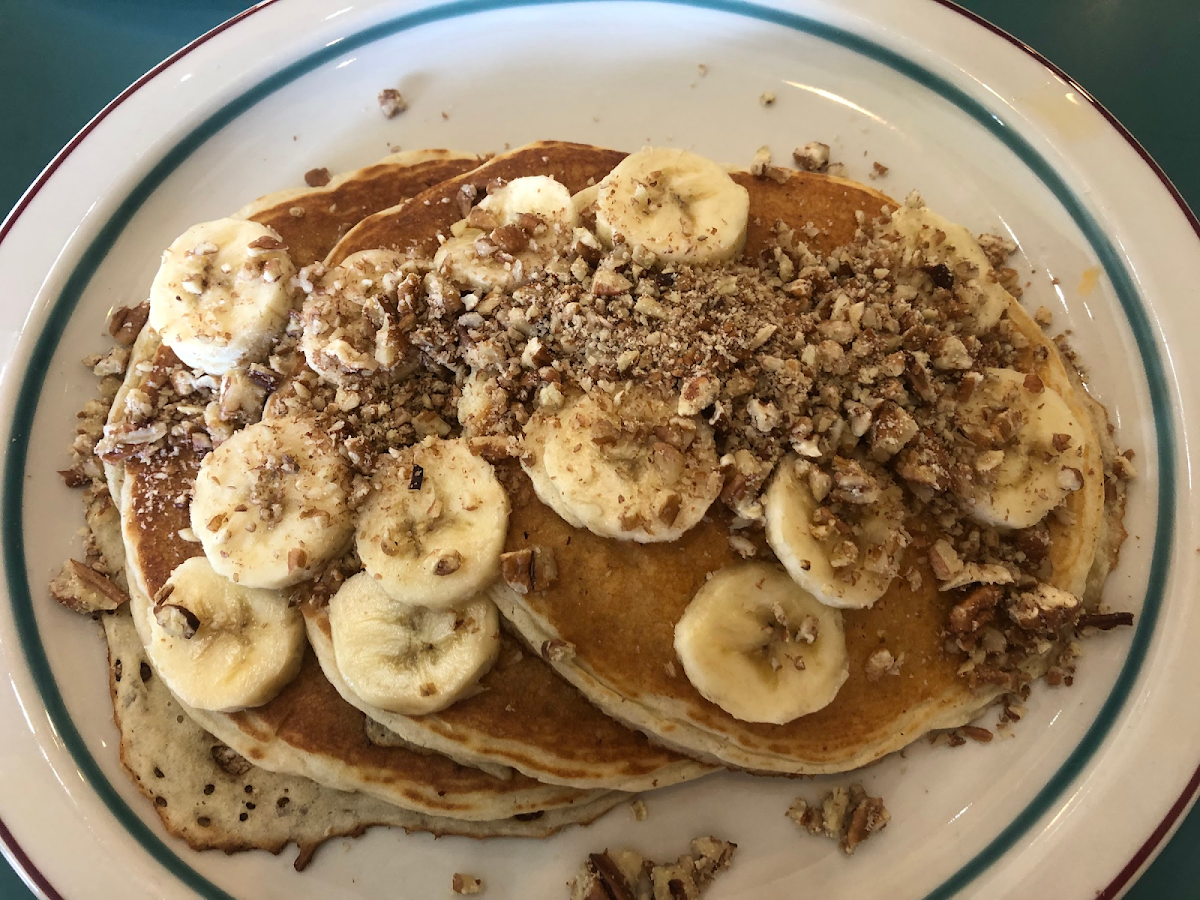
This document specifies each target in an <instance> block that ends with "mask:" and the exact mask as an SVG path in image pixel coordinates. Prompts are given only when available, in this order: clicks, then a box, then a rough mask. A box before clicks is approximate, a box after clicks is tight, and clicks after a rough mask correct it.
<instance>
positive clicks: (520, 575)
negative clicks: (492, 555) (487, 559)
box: [500, 545, 558, 594]
mask: <svg viewBox="0 0 1200 900" xmlns="http://www.w3.org/2000/svg"><path fill="white" fill-rule="evenodd" d="M500 577H501V578H503V579H504V583H505V584H507V585H508V586H509V587H510V588H512V589H513V590H514V591H516V592H517V593H518V594H530V593H537V592H539V591H544V590H546V589H547V588H549V587H550V586H552V585H553V584H554V583H555V582H556V581H558V564H557V563H556V562H555V560H554V551H553V550H552V549H551V548H549V547H544V546H541V545H537V546H533V547H525V548H522V549H520V550H513V551H510V552H508V553H502V554H500Z"/></svg>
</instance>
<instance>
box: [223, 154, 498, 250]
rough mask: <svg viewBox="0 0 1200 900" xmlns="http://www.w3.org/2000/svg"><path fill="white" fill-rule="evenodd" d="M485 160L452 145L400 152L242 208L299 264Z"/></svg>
mask: <svg viewBox="0 0 1200 900" xmlns="http://www.w3.org/2000/svg"><path fill="white" fill-rule="evenodd" d="M482 161H483V160H481V159H480V158H479V157H477V156H471V155H469V154H463V153H454V152H451V151H449V150H418V151H411V152H404V153H396V154H393V155H391V156H388V157H386V158H384V159H382V160H380V161H379V162H377V163H375V164H374V165H370V166H367V167H365V168H362V169H356V170H355V171H353V172H347V173H345V174H344V175H339V176H337V177H335V178H333V179H331V180H330V181H329V183H328V184H326V185H324V186H323V187H320V188H316V189H313V190H305V189H298V190H294V191H283V192H280V193H276V194H269V195H267V196H265V197H262V198H260V199H259V200H256V201H254V202H253V203H251V204H249V205H248V206H246V207H244V208H243V209H242V210H240V211H239V212H238V214H237V215H238V217H239V218H246V219H253V220H254V221H255V222H261V223H262V224H263V225H266V226H268V227H270V228H274V229H275V231H277V232H278V233H279V235H280V236H281V237H282V238H283V239H284V241H285V242H286V243H287V244H288V252H289V255H290V256H291V257H292V261H293V262H294V263H295V264H296V265H297V266H307V265H309V264H310V263H314V262H319V261H320V260H322V259H324V257H325V254H326V253H328V252H329V248H331V247H332V246H333V245H334V244H336V243H337V242H338V240H339V239H340V238H341V237H342V236H343V235H344V234H346V232H348V231H349V230H350V229H351V228H353V227H354V226H355V225H356V224H358V223H359V222H360V221H362V220H363V219H364V218H366V217H367V216H370V215H372V214H373V213H377V212H379V211H380V210H382V209H387V208H389V207H393V206H396V205H397V204H400V203H403V202H404V201H405V200H407V199H408V198H410V197H415V196H416V195H417V194H419V193H421V192H422V191H425V190H427V189H428V188H431V187H433V186H434V185H435V184H439V183H441V182H443V181H445V180H446V179H447V178H453V177H454V176H456V175H460V174H462V173H463V172H468V171H470V170H471V169H474V168H475V167H476V166H478V165H479V164H480V163H481V162H482Z"/></svg>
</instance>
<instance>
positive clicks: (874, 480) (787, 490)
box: [764, 457, 909, 609]
mask: <svg viewBox="0 0 1200 900" xmlns="http://www.w3.org/2000/svg"><path fill="white" fill-rule="evenodd" d="M813 470H814V466H813V464H812V463H810V462H808V461H806V460H800V459H797V458H795V457H788V458H787V459H784V460H783V461H782V462H780V463H779V465H778V467H777V468H776V471H775V475H774V476H773V478H772V480H771V484H770V486H769V487H768V488H767V492H766V495H765V497H764V511H765V514H766V535H767V543H769V544H770V545H771V549H772V550H774V551H775V555H776V556H778V557H779V561H780V562H781V563H783V565H784V567H785V568H786V569H787V570H788V574H790V575H791V576H792V578H793V579H794V580H795V582H796V584H798V585H800V586H801V587H802V588H804V589H805V590H806V591H809V592H811V593H812V595H813V596H814V597H816V598H817V599H818V600H820V601H821V602H822V603H825V604H828V605H829V606H835V607H839V608H842V609H857V608H862V607H867V606H871V605H872V604H873V603H874V602H875V601H876V600H878V599H879V598H880V597H882V596H883V594H884V592H885V591H886V590H887V589H888V585H890V584H891V583H892V579H893V578H895V577H896V573H897V572H898V571H899V567H900V559H901V556H902V555H903V553H904V548H905V547H906V546H908V543H909V536H908V533H907V532H906V531H905V530H904V519H905V512H904V492H903V491H902V490H901V488H900V487H899V485H896V484H895V483H893V482H892V481H891V479H890V478H889V477H888V475H887V473H886V472H884V471H883V470H882V469H879V468H872V469H868V468H867V467H866V466H865V465H864V464H862V463H859V462H856V461H854V460H847V459H841V458H838V459H835V460H834V474H833V476H832V478H830V479H829V484H830V485H831V486H832V487H831V490H832V493H830V494H828V495H824V496H822V498H821V499H820V500H818V499H817V497H816V496H815V495H814V494H813V487H812V482H813V480H814V479H810V478H809V473H810V472H812V471H813ZM830 501H833V502H834V503H841V504H843V505H844V506H845V507H846V510H847V512H852V513H853V517H852V518H851V517H850V516H846V517H842V518H839V516H838V515H837V513H836V512H835V511H834V509H833V507H832V506H831V505H830ZM848 519H849V520H848Z"/></svg>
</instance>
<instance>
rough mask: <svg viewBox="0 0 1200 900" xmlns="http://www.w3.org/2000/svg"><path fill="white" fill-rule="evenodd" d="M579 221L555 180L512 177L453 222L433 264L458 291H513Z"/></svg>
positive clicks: (568, 195) (551, 254) (567, 193)
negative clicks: (457, 220)
mask: <svg viewBox="0 0 1200 900" xmlns="http://www.w3.org/2000/svg"><path fill="white" fill-rule="evenodd" d="M578 222H579V215H578V213H577V212H576V210H575V204H574V203H573V202H572V201H571V192H570V191H568V190H567V189H566V188H565V187H564V186H563V185H561V184H559V183H558V182H557V181H555V180H554V179H553V178H549V177H547V176H545V175H529V176H526V177H524V178H514V179H513V180H512V181H510V182H508V183H507V184H505V185H504V186H503V187H501V188H499V189H497V190H495V191H493V192H492V193H490V194H488V195H487V196H486V197H484V198H483V200H481V201H480V202H479V205H478V206H476V207H475V208H474V209H473V210H471V214H470V215H469V216H468V217H467V218H466V219H465V220H464V221H461V222H459V223H456V225H455V226H454V228H453V229H452V234H453V235H454V236H453V237H451V238H450V239H449V240H448V241H446V242H445V243H444V244H442V246H441V247H440V248H438V252H437V254H436V255H435V256H434V258H433V264H434V267H435V268H436V269H437V270H438V271H439V272H442V273H443V274H445V275H446V276H447V277H449V278H450V280H451V281H453V282H454V283H455V284H457V285H458V286H459V287H466V288H469V289H471V290H474V291H481V292H487V291H491V290H511V289H512V288H514V287H517V286H519V285H521V284H524V283H525V281H527V280H528V278H529V276H530V275H531V274H532V273H533V272H535V271H536V270H537V269H538V268H540V267H541V266H544V265H545V264H546V263H548V262H549V261H550V260H551V259H552V258H553V257H554V254H555V252H557V250H558V249H559V248H560V247H562V246H564V245H565V244H566V243H567V242H568V241H569V240H570V239H571V236H572V235H573V233H574V230H575V226H576V225H577V224H578Z"/></svg>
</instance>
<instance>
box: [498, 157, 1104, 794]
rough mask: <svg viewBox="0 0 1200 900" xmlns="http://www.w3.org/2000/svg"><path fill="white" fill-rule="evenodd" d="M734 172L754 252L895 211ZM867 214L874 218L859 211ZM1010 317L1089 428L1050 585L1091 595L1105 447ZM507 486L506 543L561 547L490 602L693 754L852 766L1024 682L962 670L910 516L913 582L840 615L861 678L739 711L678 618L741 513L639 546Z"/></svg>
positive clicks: (815, 242)
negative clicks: (832, 690) (772, 708)
mask: <svg viewBox="0 0 1200 900" xmlns="http://www.w3.org/2000/svg"><path fill="white" fill-rule="evenodd" d="M735 178H736V180H737V181H739V183H741V184H743V185H744V186H745V187H747V188H748V189H749V190H750V195H751V212H750V222H751V225H750V230H749V235H748V240H747V246H746V257H747V258H748V259H755V258H757V256H758V254H760V253H762V252H764V251H766V250H768V248H769V247H770V245H771V243H772V242H773V238H774V234H773V229H774V225H775V223H776V221H777V220H781V221H782V222H784V223H786V224H787V225H788V226H789V227H790V228H792V229H794V230H795V231H797V232H801V233H803V234H805V235H806V237H805V239H806V241H807V242H808V244H809V246H810V247H811V248H812V249H813V250H815V251H817V252H818V253H822V254H828V253H830V252H831V251H832V250H833V249H834V248H835V247H837V246H840V245H842V244H846V243H848V242H849V241H850V239H851V238H852V237H853V236H854V234H855V231H856V229H859V228H860V227H861V226H862V224H863V223H864V222H869V221H870V220H871V219H873V218H874V217H875V216H877V215H878V214H879V211H880V208H881V206H883V205H887V204H890V205H891V207H892V208H893V209H895V208H896V206H897V204H896V203H895V202H894V201H890V200H888V198H886V197H884V196H883V195H881V194H879V193H877V192H875V191H873V190H870V189H868V188H865V187H863V186H861V185H856V184H853V183H851V182H846V181H844V180H841V179H833V178H827V177H823V176H818V175H813V174H808V173H801V174H797V173H790V174H789V175H788V176H787V177H785V178H781V179H779V180H773V179H770V178H766V179H764V178H754V177H752V176H749V175H745V174H742V175H736V176H735ZM859 210H861V211H862V212H863V213H865V217H860V218H859V219H856V211H859ZM1008 315H1009V318H1010V319H1011V321H1012V322H1013V325H1014V327H1015V329H1016V330H1017V331H1019V332H1020V333H1021V334H1022V335H1024V337H1025V339H1026V340H1027V341H1028V344H1029V346H1028V348H1027V349H1026V350H1025V351H1024V352H1022V353H1021V354H1019V359H1018V360H1017V361H1016V367H1017V368H1018V369H1019V370H1020V371H1024V372H1034V373H1036V374H1037V375H1039V376H1040V378H1041V380H1042V382H1043V383H1044V384H1045V385H1047V386H1049V387H1052V388H1053V389H1055V390H1056V391H1058V392H1059V393H1060V394H1061V395H1062V396H1063V397H1064V398H1065V399H1066V400H1067V402H1068V405H1069V406H1070V407H1071V408H1072V411H1073V412H1074V414H1075V417H1076V418H1077V419H1078V420H1079V421H1080V422H1081V423H1082V424H1083V427H1084V429H1085V431H1086V432H1087V434H1088V435H1089V439H1088V441H1087V446H1088V451H1087V460H1088V462H1087V465H1086V466H1085V467H1084V471H1083V473H1082V475H1083V480H1084V487H1083V489H1081V490H1079V491H1076V492H1075V493H1074V494H1072V495H1070V498H1069V500H1068V501H1067V503H1066V507H1067V510H1068V514H1067V515H1064V516H1062V517H1060V518H1055V519H1052V520H1051V521H1049V522H1048V525H1049V528H1050V532H1051V536H1052V546H1051V548H1050V557H1051V559H1052V560H1053V571H1054V575H1053V577H1052V578H1051V579H1050V582H1051V583H1052V584H1054V585H1055V586H1057V587H1061V588H1063V589H1065V590H1067V591H1070V592H1072V593H1075V594H1078V595H1082V594H1083V593H1084V589H1085V583H1086V579H1087V575H1088V572H1089V570H1091V569H1092V564H1093V560H1094V559H1095V558H1096V549H1097V539H1098V535H1099V532H1100V530H1101V529H1102V527H1103V526H1104V523H1105V521H1106V519H1107V518H1108V517H1106V514H1105V508H1104V491H1105V472H1104V467H1103V463H1102V461H1101V454H1100V447H1101V441H1100V439H1099V437H1098V436H1097V435H1096V425H1095V422H1094V421H1093V417H1092V415H1091V414H1090V412H1089V409H1088V408H1087V406H1085V404H1084V402H1083V400H1082V399H1081V398H1080V397H1079V396H1077V395H1076V390H1075V388H1074V386H1073V385H1072V383H1071V381H1070V378H1069V377H1068V375H1067V372H1066V369H1065V367H1064V365H1063V362H1062V360H1061V358H1060V356H1059V354H1058V352H1057V351H1056V349H1055V348H1054V345H1053V344H1052V343H1051V342H1050V341H1049V340H1047V339H1046V338H1045V337H1044V336H1043V335H1042V333H1041V330H1040V329H1039V328H1038V327H1037V326H1036V325H1035V324H1034V322H1033V321H1032V320H1031V319H1030V318H1029V316H1028V315H1027V314H1026V313H1025V312H1024V311H1023V310H1022V309H1021V307H1020V306H1019V304H1017V302H1016V301H1015V300H1013V301H1012V302H1011V304H1010V308H1009V310H1008ZM507 483H508V484H509V485H510V495H511V496H512V498H513V513H512V517H511V519H510V526H509V539H508V544H507V546H506V549H507V550H509V551H513V550H518V549H521V548H526V547H531V546H536V545H541V546H546V547H549V548H550V549H551V550H552V551H553V553H554V556H555V559H556V560H557V562H558V571H559V579H558V582H557V584H555V585H553V586H551V587H549V588H547V589H546V590H544V591H542V592H539V593H529V594H525V595H518V594H516V593H515V592H513V591H511V590H508V589H507V588H506V587H504V586H503V585H498V586H497V587H496V588H494V589H493V592H492V596H493V598H494V599H496V601H497V603H498V604H499V605H500V607H501V610H502V611H503V612H504V613H505V615H506V616H507V617H508V618H509V619H510V621H512V622H513V623H514V624H515V625H516V626H517V628H518V630H519V631H520V632H521V634H522V635H523V637H524V638H525V639H526V640H527V641H528V642H529V643H530V644H532V645H533V646H542V645H543V644H544V643H545V642H547V641H560V642H565V643H566V644H567V645H569V646H570V647H571V648H572V652H571V653H569V654H565V655H564V656H563V658H561V659H559V660H556V661H555V662H554V663H553V664H554V666H555V668H556V669H557V670H558V671H559V672H560V673H561V674H563V675H564V676H565V677H566V678H568V680H570V681H571V682H572V683H573V684H575V685H577V686H578V687H580V689H581V690H583V691H584V693H586V694H587V695H588V696H589V698H591V699H592V700H593V702H595V703H597V704H598V705H599V706H600V707H601V708H603V709H604V710H605V711H606V712H608V713H610V714H611V715H614V716H616V717H617V718H620V719H621V720H622V721H626V722H629V723H630V724H632V725H634V726H635V727H638V728H641V729H644V730H646V731H647V732H650V733H652V734H654V735H655V736H656V737H657V738H658V739H660V740H662V741H663V742H665V743H667V744H669V745H671V746H675V747H677V748H679V749H681V750H683V751H684V752H688V753H691V754H693V755H697V756H699V757H700V758H705V759H711V760H713V761H715V762H723V763H725V764H731V765H737V766H743V767H746V768H750V769H761V770H772V771H782V772H797V773H823V772H837V771H844V770H847V769H851V768H855V767H858V766H861V765H864V764H866V763H869V762H871V761H873V760H875V759H878V758H879V757H881V756H883V755H885V754H886V753H889V752H892V751H894V750H896V749H899V748H901V747H903V746H905V745H906V744H908V743H909V742H911V741H912V740H913V739H915V738H916V737H918V736H920V735H921V734H923V733H925V732H927V731H929V730H931V729H935V728H944V727H952V726H956V725H960V724H963V723H964V722H966V721H969V720H970V719H971V718H972V717H974V716H975V715H976V714H977V713H978V711H979V710H980V709H981V708H982V707H984V706H986V705H987V704H988V703H989V702H991V701H992V700H993V699H994V698H995V697H996V695H997V694H998V693H1000V692H1002V690H1004V689H1006V688H1012V687H1015V686H1016V682H1015V681H1013V680H1012V679H1009V678H997V679H996V683H994V684H988V683H986V680H984V683H982V684H977V685H976V686H975V687H972V685H971V684H968V681H967V680H966V679H964V678H963V677H962V675H960V671H959V670H960V667H963V666H964V663H965V661H966V656H965V654H962V653H960V652H956V651H948V649H947V642H946V628H947V621H948V619H949V614H950V611H951V609H952V607H953V606H954V605H955V604H956V603H957V602H960V601H961V600H962V597H961V596H959V595H956V594H954V593H950V592H943V591H939V590H938V581H937V579H936V578H935V576H934V574H933V572H932V571H931V569H930V565H929V561H928V553H929V548H930V546H931V545H932V544H933V542H934V541H935V540H936V539H937V538H938V537H939V532H938V529H937V527H936V525H935V523H933V522H931V521H927V520H926V521H922V520H916V519H912V518H910V519H909V521H908V522H907V523H906V527H907V529H908V530H909V531H910V532H911V533H912V535H913V537H914V540H913V542H912V545H911V546H910V547H909V549H908V551H907V553H906V555H905V556H904V558H903V560H902V561H901V564H900V567H899V568H900V571H901V572H905V573H909V576H908V577H907V578H905V577H901V578H896V579H895V580H894V581H893V582H892V585H891V587H890V588H889V590H888V591H887V593H886V594H885V596H884V597H883V598H882V599H880V600H879V601H878V602H876V603H875V605H874V606H873V607H871V608H868V609H848V610H845V611H844V613H843V615H844V622H845V628H846V641H847V649H848V652H849V671H850V677H849V680H848V681H847V682H846V683H845V684H844V685H843V686H842V688H841V690H840V692H839V693H838V694H837V697H836V699H835V700H834V701H833V703H831V704H830V705H829V706H827V707H825V708H824V709H821V710H819V711H818V712H816V713H812V714H810V715H807V716H803V717H801V718H799V719H796V720H794V721H791V722H789V723H787V724H784V725H769V724H756V723H750V722H743V721H740V720H739V719H736V718H735V717H733V716H732V715H730V714H728V713H727V712H725V711H724V710H722V709H721V708H720V707H718V706H716V705H715V704H714V703H711V702H709V701H708V700H706V699H704V698H703V697H701V696H700V694H699V693H698V692H697V690H696V689H695V688H694V687H693V686H692V684H691V683H690V682H689V681H688V679H687V677H685V675H684V674H683V672H682V671H681V670H680V669H679V668H678V665H677V662H678V660H677V656H676V651H675V648H674V628H675V624H676V622H678V621H679V619H680V617H681V616H682V615H683V612H684V610H685V609H686V608H687V606H688V603H689V602H690V600H691V599H692V597H693V596H694V595H695V593H696V592H697V591H698V590H699V588H700V587H701V586H702V585H703V584H704V583H705V581H706V578H707V576H708V574H709V573H711V572H713V571H716V570H718V569H721V568H724V567H726V566H730V565H733V564H735V563H738V562H740V561H741V559H742V557H741V555H739V554H738V553H737V552H735V551H734V550H733V549H732V548H731V546H730V542H729V534H730V529H729V524H730V516H729V515H727V514H724V513H721V512H716V511H715V510H712V511H710V513H709V515H708V517H706V519H705V520H704V521H703V522H702V523H701V524H700V525H698V526H697V527H695V528H693V529H692V530H691V531H689V532H687V533H686V534H685V535H684V536H683V537H682V538H681V539H679V540H677V541H674V542H671V543H669V544H638V543H634V542H632V541H618V540H613V539H609V538H603V537H598V536H597V535H595V534H592V533H591V532H589V531H588V530H586V529H582V528H575V527H572V526H571V525H569V524H568V523H567V522H565V521H563V519H561V518H560V517H559V516H558V515H557V514H556V513H554V512H553V511H551V510H550V509H549V508H547V507H546V506H545V505H543V504H542V503H541V502H540V501H539V499H538V498H537V496H536V494H535V493H534V491H533V489H532V487H531V485H530V484H529V480H528V479H527V478H526V477H525V476H524V475H523V474H522V473H521V472H520V471H519V470H518V469H517V468H516V467H515V466H511V467H510V471H509V472H508V474H507ZM1117 543H1118V544H1119V540H1118V541H1117ZM760 549H761V546H760ZM1106 555H1107V554H1106ZM1093 599H1094V598H1093ZM885 648H886V649H888V651H889V652H890V653H893V654H899V653H901V652H902V653H903V654H904V658H903V665H902V667H901V668H900V670H899V674H898V676H888V677H884V678H879V677H878V676H877V675H876V676H875V677H869V667H868V665H867V660H868V658H869V657H870V656H871V655H872V654H873V653H874V652H876V651H877V650H880V649H885ZM1057 649H1061V647H1059V646H1056V647H1055V649H1054V651H1052V652H1047V653H1045V654H1044V655H1043V656H1042V657H1041V658H1039V659H1038V660H1036V661H1032V660H1031V661H1030V663H1029V670H1030V671H1029V674H1031V675H1034V676H1036V675H1039V674H1041V673H1042V672H1044V671H1045V669H1046V667H1047V666H1048V665H1050V664H1051V662H1052V661H1053V659H1054V656H1055V652H1057ZM981 673H982V670H981ZM870 674H874V673H870Z"/></svg>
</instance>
